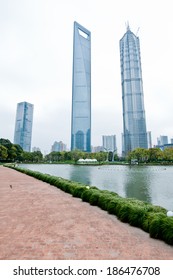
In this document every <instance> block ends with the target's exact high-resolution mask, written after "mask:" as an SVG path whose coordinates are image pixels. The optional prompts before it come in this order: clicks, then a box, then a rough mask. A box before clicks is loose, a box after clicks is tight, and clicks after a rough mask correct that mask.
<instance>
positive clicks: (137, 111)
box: [120, 26, 148, 155]
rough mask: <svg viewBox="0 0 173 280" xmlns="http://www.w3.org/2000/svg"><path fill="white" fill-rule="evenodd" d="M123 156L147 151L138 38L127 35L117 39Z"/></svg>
mask: <svg viewBox="0 0 173 280" xmlns="http://www.w3.org/2000/svg"><path fill="white" fill-rule="evenodd" d="M120 62H121V85H122V104H123V130H124V131H123V146H124V151H123V152H124V155H127V154H128V152H129V151H132V150H134V149H135V148H148V145H147V132H146V120H145V109H144V96H143V83H142V69H141V56H140V43H139V38H138V37H137V36H135V35H134V33H133V32H131V30H130V28H129V26H128V27H127V32H126V33H125V34H124V36H123V37H122V39H121V40H120Z"/></svg>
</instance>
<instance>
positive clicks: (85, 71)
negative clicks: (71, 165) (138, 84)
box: [71, 22, 91, 152]
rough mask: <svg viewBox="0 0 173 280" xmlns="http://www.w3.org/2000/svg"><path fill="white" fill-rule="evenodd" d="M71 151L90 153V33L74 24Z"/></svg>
mask: <svg viewBox="0 0 173 280" xmlns="http://www.w3.org/2000/svg"><path fill="white" fill-rule="evenodd" d="M72 83H73V84H72V122H71V150H75V149H78V150H82V151H87V152H90V151H91V33H90V31H88V30H87V29H86V28H84V27H83V26H82V25H80V24H79V23H77V22H74V37H73V81H72Z"/></svg>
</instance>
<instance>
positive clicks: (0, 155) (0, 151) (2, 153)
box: [0, 144, 8, 161]
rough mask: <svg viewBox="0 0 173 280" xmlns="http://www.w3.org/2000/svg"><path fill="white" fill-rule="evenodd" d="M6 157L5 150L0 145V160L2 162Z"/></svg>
mask: <svg viewBox="0 0 173 280" xmlns="http://www.w3.org/2000/svg"><path fill="white" fill-rule="evenodd" d="M7 157H8V152H7V148H6V147H4V146H3V145H1V144H0V160H2V161H4V160H6V159H7Z"/></svg>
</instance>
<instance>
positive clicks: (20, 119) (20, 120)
mask: <svg viewBox="0 0 173 280" xmlns="http://www.w3.org/2000/svg"><path fill="white" fill-rule="evenodd" d="M33 108H34V106H33V105H32V104H30V103H28V102H20V103H18V104H17V113H16V123H15V132H14V144H18V145H20V146H21V147H22V149H23V150H24V151H26V152H30V151H31V137H32V122H33Z"/></svg>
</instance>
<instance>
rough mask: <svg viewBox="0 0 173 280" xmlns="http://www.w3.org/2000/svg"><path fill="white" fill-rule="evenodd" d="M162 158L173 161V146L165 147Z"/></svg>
mask: <svg viewBox="0 0 173 280" xmlns="http://www.w3.org/2000/svg"><path fill="white" fill-rule="evenodd" d="M162 154H163V160H165V161H173V148H166V149H165V150H164V151H163V152H162Z"/></svg>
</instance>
